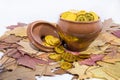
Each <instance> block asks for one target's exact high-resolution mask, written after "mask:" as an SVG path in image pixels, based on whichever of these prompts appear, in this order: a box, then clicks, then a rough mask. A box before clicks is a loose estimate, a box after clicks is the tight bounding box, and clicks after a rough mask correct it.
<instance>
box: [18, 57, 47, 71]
mask: <svg viewBox="0 0 120 80" xmlns="http://www.w3.org/2000/svg"><path fill="white" fill-rule="evenodd" d="M17 63H18V64H19V65H23V66H26V67H29V68H32V69H36V67H35V66H36V65H37V64H48V62H46V61H43V60H40V59H36V58H34V57H30V56H28V55H24V56H22V57H20V58H19V59H18V60H17Z"/></svg>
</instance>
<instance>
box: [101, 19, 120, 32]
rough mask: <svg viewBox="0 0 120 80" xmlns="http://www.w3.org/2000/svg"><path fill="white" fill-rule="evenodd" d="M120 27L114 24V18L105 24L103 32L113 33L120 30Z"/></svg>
mask: <svg viewBox="0 0 120 80" xmlns="http://www.w3.org/2000/svg"><path fill="white" fill-rule="evenodd" d="M119 28H120V25H119V24H116V23H113V20H112V18H109V19H107V20H105V21H104V22H103V29H102V32H111V31H113V30H119Z"/></svg>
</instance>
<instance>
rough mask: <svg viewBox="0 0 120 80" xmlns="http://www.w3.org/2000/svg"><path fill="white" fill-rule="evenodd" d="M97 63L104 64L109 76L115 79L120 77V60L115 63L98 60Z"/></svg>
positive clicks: (103, 66)
mask: <svg viewBox="0 0 120 80" xmlns="http://www.w3.org/2000/svg"><path fill="white" fill-rule="evenodd" d="M97 64H99V65H101V66H102V70H103V71H104V72H105V73H106V74H108V75H109V76H111V77H113V78H114V79H115V80H118V79H120V71H119V70H120V62H117V63H115V64H109V63H105V62H98V63H97Z"/></svg>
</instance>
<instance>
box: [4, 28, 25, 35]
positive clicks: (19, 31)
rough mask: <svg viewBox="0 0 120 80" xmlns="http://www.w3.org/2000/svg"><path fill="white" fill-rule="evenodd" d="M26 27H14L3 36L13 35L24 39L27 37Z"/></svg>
mask: <svg viewBox="0 0 120 80" xmlns="http://www.w3.org/2000/svg"><path fill="white" fill-rule="evenodd" d="M26 32H27V27H16V28H14V29H13V30H10V31H7V32H6V33H5V34H6V35H10V34H14V35H15V36H19V37H24V36H27V33H26Z"/></svg>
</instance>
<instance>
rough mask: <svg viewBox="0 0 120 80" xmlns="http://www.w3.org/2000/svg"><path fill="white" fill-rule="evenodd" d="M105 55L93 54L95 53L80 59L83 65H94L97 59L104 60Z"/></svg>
mask: <svg viewBox="0 0 120 80" xmlns="http://www.w3.org/2000/svg"><path fill="white" fill-rule="evenodd" d="M104 56H105V55H103V54H93V55H91V56H90V58H88V59H85V60H83V61H79V63H80V64H81V65H88V66H93V65H96V62H97V61H100V60H102V59H103V57H104Z"/></svg>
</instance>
